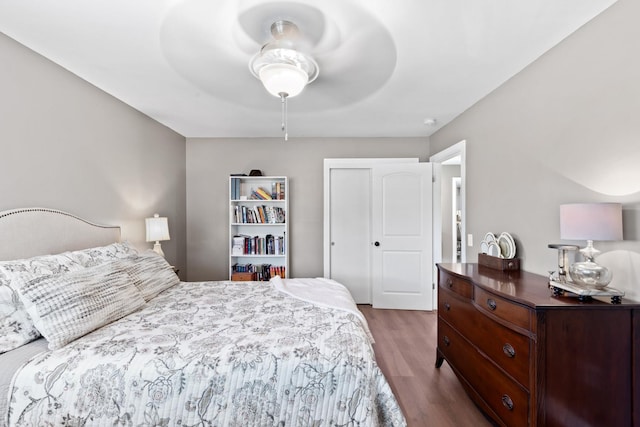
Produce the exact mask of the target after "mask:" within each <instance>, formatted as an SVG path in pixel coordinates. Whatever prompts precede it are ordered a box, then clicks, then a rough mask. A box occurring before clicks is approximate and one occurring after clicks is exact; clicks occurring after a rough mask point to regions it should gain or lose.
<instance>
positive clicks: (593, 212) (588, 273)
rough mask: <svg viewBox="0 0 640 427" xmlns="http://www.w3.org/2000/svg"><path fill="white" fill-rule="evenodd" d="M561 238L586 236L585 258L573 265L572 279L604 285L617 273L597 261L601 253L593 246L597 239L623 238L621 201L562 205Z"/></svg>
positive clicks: (602, 286) (570, 238) (579, 282)
mask: <svg viewBox="0 0 640 427" xmlns="http://www.w3.org/2000/svg"><path fill="white" fill-rule="evenodd" d="M560 238H561V239H564V240H586V241H587V246H586V247H585V248H582V249H580V253H581V254H582V256H583V257H584V259H585V260H584V261H582V262H576V263H574V264H572V265H571V266H570V267H569V275H570V276H571V279H572V280H573V281H574V282H575V283H577V284H579V285H583V286H589V287H595V288H598V289H602V288H604V287H605V286H607V285H608V284H609V283H610V282H611V279H612V278H613V274H612V273H611V271H609V269H607V268H606V267H604V266H602V265H600V264H598V263H596V262H595V257H596V256H597V255H598V254H599V253H600V251H599V250H597V249H596V248H594V247H593V241H594V240H622V205H621V204H620V203H571V204H565V205H560Z"/></svg>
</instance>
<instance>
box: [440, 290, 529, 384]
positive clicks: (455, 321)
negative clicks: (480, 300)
mask: <svg viewBox="0 0 640 427" xmlns="http://www.w3.org/2000/svg"><path fill="white" fill-rule="evenodd" d="M438 316H439V317H440V318H441V319H442V320H444V321H445V322H447V323H448V324H449V325H451V326H452V327H453V328H455V329H456V330H457V331H458V332H459V333H460V334H462V336H464V337H466V338H467V339H468V340H469V341H471V342H473V343H474V344H475V345H476V346H477V347H478V348H479V349H480V350H481V351H482V352H483V353H485V354H486V355H487V356H489V358H491V359H492V360H493V361H494V362H495V363H496V364H497V365H499V366H500V367H501V368H502V369H504V370H505V371H506V372H507V373H508V374H509V375H511V376H512V377H513V378H515V379H516V380H517V381H518V382H519V383H520V384H522V385H523V386H524V387H525V388H527V389H528V388H529V355H530V351H531V349H530V343H529V337H527V336H525V335H522V334H519V333H517V332H515V331H513V330H511V329H509V328H506V327H504V326H502V325H500V324H499V323H497V322H495V321H493V320H492V319H490V318H489V317H487V316H485V315H484V314H482V312H480V311H478V310H477V309H476V308H475V306H473V305H472V304H471V301H469V300H465V299H462V298H460V297H459V296H458V295H457V294H455V293H453V292H451V291H449V290H447V289H442V290H441V291H440V293H439V294H438Z"/></svg>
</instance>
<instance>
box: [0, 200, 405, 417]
mask: <svg viewBox="0 0 640 427" xmlns="http://www.w3.org/2000/svg"><path fill="white" fill-rule="evenodd" d="M0 241H1V242H2V245H1V248H0V321H2V323H0V329H1V331H2V333H1V334H0V351H1V352H2V353H1V354H0V367H1V369H0V416H1V417H2V418H1V424H0V425H8V426H42V425H63V426H80V425H91V426H107V425H109V426H112V425H131V426H173V425H180V426H343V425H344V426H346V425H360V426H404V425H406V422H405V419H404V417H403V415H402V412H401V410H400V408H399V406H398V403H397V401H396V399H395V397H394V395H393V393H392V391H391V389H390V387H389V384H388V383H387V381H386V379H385V378H384V376H383V375H382V373H381V371H380V370H379V368H378V366H377V364H376V362H375V358H374V353H373V350H372V338H371V334H370V332H369V330H368V327H367V324H366V320H365V319H364V317H363V316H362V314H360V312H359V311H358V310H357V307H356V306H355V304H354V303H353V299H351V296H350V295H349V293H348V291H347V290H346V288H345V287H344V286H342V285H340V284H339V283H336V282H334V281H332V280H327V279H322V278H317V279H287V280H281V279H280V278H275V279H273V280H272V281H271V282H269V283H261V282H231V281H218V282H181V281H180V280H179V279H178V278H177V276H176V275H175V273H174V272H173V270H172V268H171V266H169V264H168V263H167V262H166V261H165V260H164V258H162V257H160V256H158V255H157V254H155V253H154V252H153V251H139V250H137V249H136V248H134V247H133V246H131V245H129V244H128V243H126V242H121V241H120V229H119V228H118V227H109V226H99V225H96V224H92V223H90V222H87V221H84V220H82V219H80V218H77V217H75V216H73V215H70V214H67V213H64V212H60V211H56V210H51V209H40V208H37V209H19V210H13V211H5V212H0ZM40 335H43V336H44V338H43V337H40Z"/></svg>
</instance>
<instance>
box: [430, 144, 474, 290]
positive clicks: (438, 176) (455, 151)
mask: <svg viewBox="0 0 640 427" xmlns="http://www.w3.org/2000/svg"><path fill="white" fill-rule="evenodd" d="M466 152H467V141H466V140H464V139H463V140H462V141H460V142H457V143H455V144H453V145H452V146H450V147H448V148H445V149H444V150H442V151H440V152H438V153H436V154H434V155H432V156H431V157H429V161H430V162H431V163H434V168H433V182H434V188H433V261H434V265H433V270H434V276H433V278H434V281H435V280H437V268H436V266H435V263H437V262H441V261H442V194H441V191H440V189H441V180H442V163H443V162H446V161H447V160H451V159H454V158H455V157H457V156H460V211H461V212H460V219H461V220H462V226H461V227H460V234H461V236H460V237H461V244H462V248H461V253H460V261H461V262H467V196H466V192H467V180H466V175H467V173H466V169H467V167H466V156H467V155H466ZM433 289H434V290H435V291H436V292H437V286H436V284H435V282H434V284H433ZM435 297H436V295H435V294H434V298H435ZM434 300H435V299H434Z"/></svg>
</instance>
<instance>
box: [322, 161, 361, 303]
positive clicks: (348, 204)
mask: <svg viewBox="0 0 640 427" xmlns="http://www.w3.org/2000/svg"><path fill="white" fill-rule="evenodd" d="M330 187H331V195H330V202H329V203H330V210H329V215H330V217H331V220H330V245H331V246H330V258H331V261H330V273H329V277H330V278H332V279H334V280H336V281H338V282H340V283H342V284H343V285H345V286H346V287H347V288H348V289H349V291H350V292H351V295H352V296H353V299H354V300H355V302H356V303H358V304H371V250H370V248H371V170H370V169H358V168H354V169H346V168H344V169H332V170H331V172H330Z"/></svg>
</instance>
